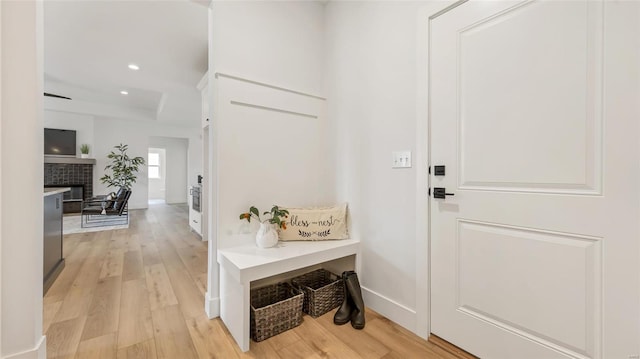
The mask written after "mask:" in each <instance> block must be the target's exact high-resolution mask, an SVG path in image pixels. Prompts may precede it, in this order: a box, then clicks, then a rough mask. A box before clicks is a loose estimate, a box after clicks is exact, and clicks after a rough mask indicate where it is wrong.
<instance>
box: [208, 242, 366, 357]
mask: <svg viewBox="0 0 640 359" xmlns="http://www.w3.org/2000/svg"><path fill="white" fill-rule="evenodd" d="M359 244H360V241H358V240H355V239H343V240H333V241H314V242H305V241H302V242H279V244H278V247H274V248H267V249H261V248H258V247H256V246H255V245H254V244H251V245H245V246H238V247H232V248H225V249H220V250H218V263H219V264H220V317H221V318H222V321H223V322H224V323H225V325H226V326H227V328H228V329H229V332H231V335H232V336H233V338H234V339H235V340H236V342H237V343H238V345H239V346H240V349H242V351H245V352H246V351H248V350H249V338H250V333H249V330H250V323H249V320H250V307H249V306H250V301H249V299H250V297H249V290H250V289H251V282H253V281H256V280H260V279H264V278H268V277H273V276H277V275H280V274H283V273H286V272H291V271H294V270H297V269H301V268H305V267H310V266H313V265H318V264H321V263H325V262H330V261H334V260H337V259H340V258H344V257H349V256H354V258H355V255H356V254H357V251H358V247H359ZM350 269H354V268H350Z"/></svg>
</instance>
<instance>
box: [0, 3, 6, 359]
mask: <svg viewBox="0 0 640 359" xmlns="http://www.w3.org/2000/svg"><path fill="white" fill-rule="evenodd" d="M1 22H2V3H0V25H1ZM0 49H2V26H0ZM5 53H6V52H5ZM3 83H4V82H3V81H2V54H1V51H0V203H2V123H3V121H2V120H3V118H2V84H3ZM0 278H2V206H0ZM0 318H2V284H1V283H0ZM1 345H2V323H0V346H1ZM1 355H2V349H0V356H1Z"/></svg>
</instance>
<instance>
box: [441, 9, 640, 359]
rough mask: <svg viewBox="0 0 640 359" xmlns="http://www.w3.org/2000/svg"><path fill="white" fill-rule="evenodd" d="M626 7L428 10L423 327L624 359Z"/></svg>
mask: <svg viewBox="0 0 640 359" xmlns="http://www.w3.org/2000/svg"><path fill="white" fill-rule="evenodd" d="M638 14H639V11H638V2H624V1H611V2H602V1H527V2H504V1H489V2H485V1H470V2H468V3H464V4H462V5H460V6H458V7H456V8H453V9H452V10H449V11H448V12H446V13H444V14H442V15H440V16H438V17H435V18H433V19H431V20H430V121H431V135H430V136H431V165H432V166H433V165H445V166H446V167H445V175H444V176H436V175H434V174H433V172H434V171H432V175H431V179H430V181H431V188H432V200H431V227H430V228H431V331H432V332H433V333H434V334H436V335H438V336H440V337H442V338H444V339H446V340H449V341H451V342H452V343H454V344H456V345H458V346H460V347H461V348H463V349H466V350H468V351H469V352H471V353H474V354H476V355H478V356H480V357H482V358H491V359H493V358H518V359H521V358H535V359H543V358H607V359H608V358H625V359H626V358H637V355H638V354H639V353H640V348H639V346H640V344H639V343H640V308H639V307H640V265H639V262H640V258H639V257H640V248H639V242H640V236H639V228H638V227H639V226H638V219H639V214H640V212H639V204H640V201H639V198H640V197H639V195H640V188H639V184H640V171H639V169H640V165H639V164H640V151H639V146H638V142H639V133H640V132H639V126H638V122H639V118H640V113H639V110H638V107H639V105H638V104H639V103H640V100H639V99H640V97H639V91H638V88H639V86H638V84H639V82H640V81H639V80H638V76H639V75H638V68H639V64H640V62H639V60H640V59H639V56H638V39H639V35H638V32H639V30H638V23H639V22H640V19H639V16H638ZM432 168H433V167H432ZM435 187H439V188H446V192H448V193H454V194H455V195H454V196H451V195H448V196H446V198H445V199H435V198H433V189H434V188H435Z"/></svg>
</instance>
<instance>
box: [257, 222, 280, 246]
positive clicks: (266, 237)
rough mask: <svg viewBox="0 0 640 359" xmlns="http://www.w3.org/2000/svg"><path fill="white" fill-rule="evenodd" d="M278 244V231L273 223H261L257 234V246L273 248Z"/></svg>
mask: <svg viewBox="0 0 640 359" xmlns="http://www.w3.org/2000/svg"><path fill="white" fill-rule="evenodd" d="M276 244H278V231H276V229H275V228H273V225H272V224H271V223H260V229H258V233H257V234H256V245H257V246H258V247H259V248H271V247H273V246H275V245H276Z"/></svg>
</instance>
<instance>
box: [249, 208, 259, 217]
mask: <svg viewBox="0 0 640 359" xmlns="http://www.w3.org/2000/svg"><path fill="white" fill-rule="evenodd" d="M249 212H251V213H253V214H255V215H256V216H258V217H260V212H259V211H258V209H257V208H256V207H254V206H251V208H249Z"/></svg>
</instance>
